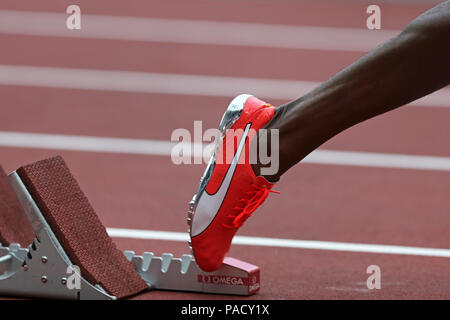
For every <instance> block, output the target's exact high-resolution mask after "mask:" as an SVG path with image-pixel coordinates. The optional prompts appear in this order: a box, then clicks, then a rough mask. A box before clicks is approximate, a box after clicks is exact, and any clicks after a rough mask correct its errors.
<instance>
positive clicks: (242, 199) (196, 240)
mask: <svg viewBox="0 0 450 320" xmlns="http://www.w3.org/2000/svg"><path fill="white" fill-rule="evenodd" d="M275 109H276V108H275V107H273V106H271V105H270V104H267V103H265V102H263V101H261V100H259V99H257V98H255V97H253V96H251V95H247V94H242V95H239V96H237V97H236V98H234V100H233V101H231V103H230V105H229V106H228V108H227V110H226V112H225V114H224V115H223V117H222V120H221V122H220V125H219V131H220V134H221V137H219V139H217V142H216V150H215V153H214V155H213V156H212V157H211V159H210V161H209V163H208V166H207V167H206V170H205V172H204V173H203V176H202V178H201V179H200V186H199V188H198V191H197V194H196V195H194V197H193V199H192V201H191V202H190V203H189V213H188V224H189V226H190V229H189V234H190V238H191V241H190V242H189V245H190V247H191V251H192V254H193V255H194V258H195V260H196V262H197V264H198V265H199V267H200V268H201V269H203V270H204V271H208V272H210V271H214V270H217V269H218V268H219V267H220V266H221V265H222V262H223V260H224V259H225V256H226V254H227V252H228V250H229V249H230V246H231V240H232V239H233V237H234V235H235V234H236V231H237V230H238V229H239V228H240V227H241V226H242V224H243V223H244V222H245V221H246V220H247V218H249V217H250V216H251V214H252V213H253V212H254V211H255V210H256V208H258V207H259V206H260V205H261V204H262V203H263V202H264V200H265V199H266V198H267V196H268V194H269V192H274V191H271V188H272V186H273V185H274V184H273V183H270V182H269V181H267V180H266V179H265V178H264V177H262V176H259V177H257V176H256V175H255V173H254V172H253V168H252V166H251V164H250V161H249V160H248V159H249V146H250V142H251V141H252V138H253V137H254V136H255V134H256V132H257V131H258V130H259V129H260V128H261V127H263V126H264V125H265V124H267V123H268V122H269V120H271V119H272V118H273V116H274V112H275ZM229 129H233V130H229ZM236 140H237V142H238V143H235V142H236ZM227 150H228V153H227ZM230 158H232V159H230ZM219 160H221V161H219ZM230 160H231V161H230Z"/></svg>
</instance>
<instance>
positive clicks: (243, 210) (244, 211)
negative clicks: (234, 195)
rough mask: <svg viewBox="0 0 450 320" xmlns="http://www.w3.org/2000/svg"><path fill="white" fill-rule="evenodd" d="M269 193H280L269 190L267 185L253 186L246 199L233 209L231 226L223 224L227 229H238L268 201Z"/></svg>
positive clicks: (245, 194) (246, 194) (245, 195)
mask: <svg viewBox="0 0 450 320" xmlns="http://www.w3.org/2000/svg"><path fill="white" fill-rule="evenodd" d="M269 193H280V192H279V191H274V190H271V189H269V188H267V186H266V185H262V186H259V185H257V184H255V183H253V184H251V188H250V190H247V191H246V192H245V193H244V198H241V199H239V201H238V204H240V205H241V206H239V205H237V206H235V207H233V211H232V213H231V214H229V215H228V216H227V217H228V218H229V219H231V224H226V223H224V224H222V225H223V227H225V228H227V229H238V228H240V227H241V226H242V225H243V224H244V222H245V221H246V220H247V219H248V218H249V217H250V216H251V215H252V213H253V212H254V211H255V210H256V209H257V208H258V207H259V206H260V205H261V204H262V203H263V202H264V200H266V198H267V196H268V195H269Z"/></svg>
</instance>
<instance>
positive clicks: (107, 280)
mask: <svg viewBox="0 0 450 320" xmlns="http://www.w3.org/2000/svg"><path fill="white" fill-rule="evenodd" d="M18 204H19V205H18ZM5 221H13V222H17V221H18V222H19V223H20V224H21V225H19V226H17V225H14V226H12V225H8V224H6V225H0V242H1V243H0V296H19V297H37V298H55V299H78V300H91V299H95V300H100V299H107V300H115V299H121V298H125V297H129V296H133V295H136V294H138V293H140V292H143V291H147V290H174V291H190V292H203V293H215V294H226V295H242V296H248V295H252V294H255V293H256V292H258V291H259V288H260V270H259V268H258V267H257V266H254V265H251V264H248V263H245V262H242V261H239V260H237V259H234V258H226V259H225V261H224V263H223V265H222V266H221V267H220V268H219V269H218V270H217V271H215V272H204V271H202V270H201V269H200V268H199V267H198V265H197V264H196V263H195V260H194V258H193V256H192V255H188V254H186V255H182V256H181V257H180V258H176V257H174V256H173V255H172V254H169V253H166V254H163V255H162V256H160V257H157V256H155V255H154V254H153V253H151V252H144V253H142V255H136V254H135V252H133V251H129V250H127V251H125V252H123V253H122V252H120V251H119V250H118V249H117V248H116V246H115V244H114V243H113V241H112V240H111V238H110V237H109V236H108V235H107V233H106V229H105V228H104V226H103V225H102V224H101V222H100V220H99V219H98V217H97V215H96V214H95V212H94V210H93V209H92V207H91V206H90V204H89V202H88V200H87V198H86V197H85V195H84V194H83V193H82V191H81V189H80V187H79V185H78V183H77V182H76V180H75V179H74V177H73V176H72V175H71V174H70V171H69V169H68V168H67V166H66V164H65V162H64V160H63V159H62V158H61V157H54V158H51V159H47V160H43V161H39V162H36V163H34V164H31V165H27V166H24V167H21V168H19V169H18V170H17V171H14V172H13V173H11V174H10V175H9V176H7V177H6V175H5V174H4V172H3V169H1V167H0V223H3V224H4V223H5ZM17 230H22V231H21V232H22V234H20V236H14V235H16V233H17V232H18V231H17ZM14 242H19V243H14Z"/></svg>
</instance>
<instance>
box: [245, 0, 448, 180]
mask: <svg viewBox="0 0 450 320" xmlns="http://www.w3.org/2000/svg"><path fill="white" fill-rule="evenodd" d="M449 82H450V1H446V2H444V3H442V4H440V5H438V6H436V7H434V8H433V9H431V10H429V11H427V12H426V13H424V14H422V15H421V16H419V17H418V18H416V19H415V20H414V21H412V22H411V23H410V24H409V25H408V26H407V27H406V28H405V29H404V30H403V31H402V32H401V33H400V34H399V35H398V36H397V37H395V38H394V39H392V40H390V41H389V42H387V43H385V44H384V45H382V46H380V47H378V48H376V49H375V50H373V51H372V52H370V53H369V54H367V55H366V56H364V57H362V58H361V59H359V60H358V61H356V62H355V63H353V64H352V65H350V66H349V67H347V68H346V69H344V70H343V71H341V72H340V73H338V74H337V75H335V76H334V77H333V78H331V79H329V80H328V81H326V82H324V83H323V84H322V85H321V86H319V87H318V88H316V89H315V90H313V91H312V92H310V93H308V94H307V95H305V96H303V97H301V98H299V99H297V100H294V101H292V102H289V103H287V104H285V105H283V106H281V107H280V108H278V110H277V113H276V114H275V117H274V118H273V120H272V121H271V122H270V123H269V124H268V125H267V126H266V128H268V129H279V130H280V131H279V137H280V168H279V172H278V173H277V174H276V175H274V176H269V177H266V178H268V179H269V180H272V181H276V180H277V179H278V178H279V177H280V176H281V175H282V174H283V173H284V172H286V171H287V170H288V169H289V168H290V167H292V166H293V165H295V164H296V163H297V162H299V161H300V160H302V159H303V158H304V157H305V156H306V155H308V154H309V153H310V152H311V151H313V150H314V149H316V148H317V147H319V146H320V145H321V144H323V143H324V142H325V141H327V140H328V139H330V138H332V137H333V136H335V135H336V134H338V133H339V132H341V131H343V130H345V129H347V128H349V127H351V126H353V125H355V124H357V123H359V122H362V121H364V120H367V119H369V118H372V117H374V116H376V115H379V114H382V113H384V112H387V111H389V110H393V109H395V108H398V107H400V106H402V105H405V104H407V103H409V102H411V101H413V100H415V99H418V98H420V97H422V96H425V95H427V94H429V93H431V92H433V91H435V90H438V89H440V88H442V87H444V86H446V85H448V84H449ZM253 169H254V171H255V173H256V175H259V172H260V166H259V165H258V164H256V165H253Z"/></svg>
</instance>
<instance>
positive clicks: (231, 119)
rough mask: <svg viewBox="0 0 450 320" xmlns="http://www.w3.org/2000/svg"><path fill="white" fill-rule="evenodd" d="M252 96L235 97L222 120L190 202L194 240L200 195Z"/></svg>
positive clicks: (190, 230)
mask: <svg viewBox="0 0 450 320" xmlns="http://www.w3.org/2000/svg"><path fill="white" fill-rule="evenodd" d="M249 97H251V95H248V94H241V95H239V96H237V97H236V98H234V99H233V101H231V102H230V104H229V105H228V108H227V110H226V111H225V113H224V114H223V116H222V120H221V121H220V124H219V132H220V137H218V139H217V140H216V146H215V152H214V154H213V155H212V156H211V158H210V159H209V162H208V165H207V166H206V169H205V171H204V172H203V175H202V177H201V178H200V184H199V187H198V191H197V193H196V194H194V196H193V197H192V200H191V201H190V202H189V210H188V214H187V224H188V226H189V229H188V233H189V239H191V240H192V222H193V220H194V215H195V210H196V209H197V204H198V201H199V200H200V197H201V196H202V194H203V192H205V189H206V186H207V185H208V183H209V181H210V179H211V176H212V173H213V171H214V167H215V163H216V154H217V152H218V150H219V147H220V145H221V143H222V141H223V137H224V136H225V133H226V131H227V130H228V129H230V128H231V127H232V126H233V125H234V124H235V123H236V121H237V120H238V119H239V118H240V117H241V114H242V110H243V109H244V106H245V103H246V102H247V99H248V98H249ZM191 240H189V241H188V244H189V250H190V251H191V254H192V255H193V256H194V257H195V255H194V250H193V249H192V242H191Z"/></svg>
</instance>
